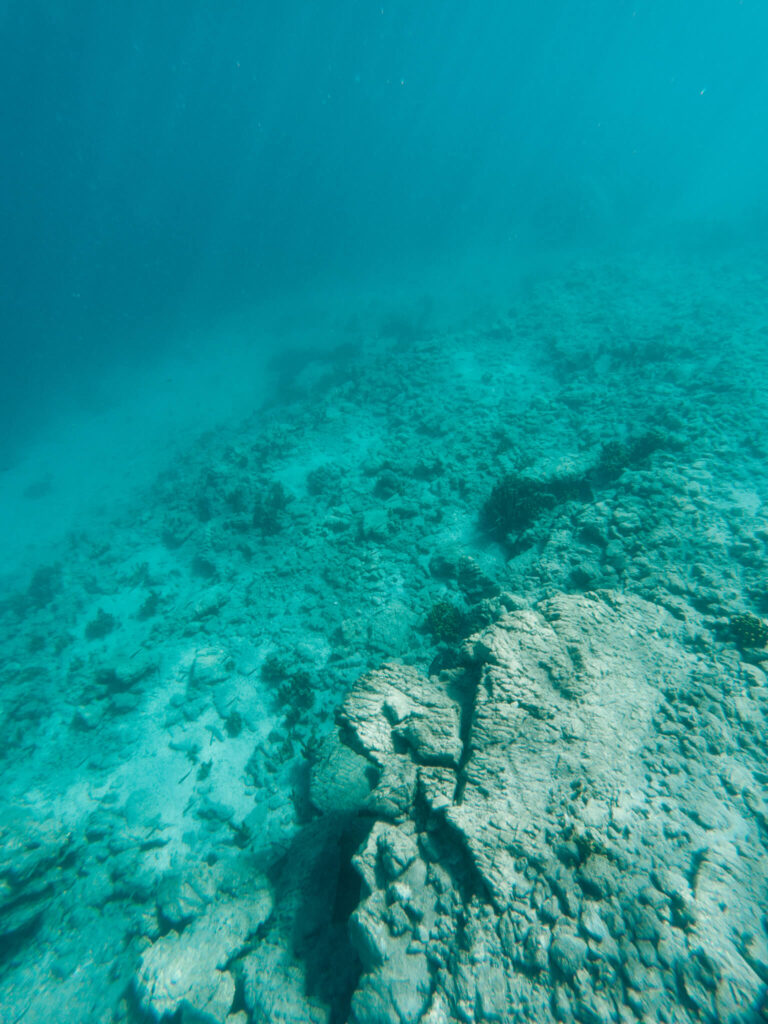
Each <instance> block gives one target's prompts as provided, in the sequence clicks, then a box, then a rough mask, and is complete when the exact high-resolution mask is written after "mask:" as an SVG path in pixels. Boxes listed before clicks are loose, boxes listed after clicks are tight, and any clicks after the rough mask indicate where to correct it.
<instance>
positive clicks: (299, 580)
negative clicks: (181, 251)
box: [0, 258, 768, 1024]
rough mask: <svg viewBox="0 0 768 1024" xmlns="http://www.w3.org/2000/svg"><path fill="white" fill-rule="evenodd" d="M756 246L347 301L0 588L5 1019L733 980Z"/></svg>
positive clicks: (671, 992)
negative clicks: (127, 504)
mask: <svg viewBox="0 0 768 1024" xmlns="http://www.w3.org/2000/svg"><path fill="white" fill-rule="evenodd" d="M765 279H766V268H765V265H764V264H763V263H762V262H761V261H760V260H758V259H752V260H751V261H749V262H748V261H746V260H744V263H743V265H739V264H738V263H737V262H736V261H734V260H730V261H729V260H726V259H725V258H724V259H723V260H722V261H718V262H717V263H716V264H712V265H708V266H701V267H695V266H681V265H678V264H675V263H670V262H667V263H664V262H661V261H659V262H656V263H654V262H653V261H650V260H646V261H644V263H643V264H641V263H639V262H638V263H636V264H633V263H631V262H630V261H627V262H626V263H624V264H617V263H613V264H611V265H610V266H602V265H584V264H582V265H578V266H574V267H572V268H570V269H569V270H567V271H565V272H563V273H562V274H559V275H553V276H552V277H551V278H549V279H542V280H540V281H537V282H535V283H532V285H531V289H530V292H529V294H528V295H527V296H525V297H524V298H517V299H516V300H515V301H514V303H513V304H511V306H510V308H509V309H508V310H505V311H504V313H503V314H499V315H498V316H494V317H490V318H488V317H485V318H483V317H480V316H478V317H476V318H474V319H468V320H467V321H466V322H465V323H463V324H460V325H457V327H456V329H455V330H453V331H450V332H449V331H443V332H440V333H437V332H431V331H429V330H428V329H427V328H426V327H425V326H424V325H423V324H422V325H415V326H414V329H413V330H411V331H407V330H405V329H404V328H403V329H401V330H399V331H397V332H395V333H394V334H393V333H389V334H387V333H386V332H385V331H383V330H382V329H381V325H379V324H371V325H370V329H369V330H368V331H367V335H365V334H364V335H363V336H362V337H361V346H360V348H359V350H357V351H353V352H350V351H347V350H345V351H343V352H338V353H336V354H330V355H329V354H327V353H326V354H324V355H318V354H317V353H315V354H309V355H306V354H305V356H304V357H303V360H304V361H303V363H301V362H299V363H298V365H297V366H296V367H295V369H296V372H294V373H293V374H292V375H291V374H289V373H288V372H286V373H285V374H284V376H283V379H282V384H281V386H282V393H281V397H280V401H279V402H276V403H275V404H274V405H273V406H272V407H271V408H270V409H269V410H266V411H264V412H263V413H260V414H258V415H255V416H254V417H252V418H250V419H249V420H247V421H244V422H243V423H242V424H241V425H239V426H236V427H233V426H229V427H227V428H226V429H221V430H219V431H216V432H213V433H209V434H208V435H206V436H205V437H203V438H201V439H200V440H199V441H198V443H197V444H195V445H193V446H190V448H189V449H188V450H187V451H186V453H185V454H184V455H183V456H182V457H180V458H178V459H176V460H175V461H174V463H173V465H171V466H169V467H168V469H167V470H166V471H165V472H164V473H163V474H161V476H160V477H159V478H158V480H157V482H156V483H155V485H154V486H153V487H152V488H151V489H149V490H147V491H146V492H144V493H143V494H142V495H140V496H137V500H136V502H135V505H134V507H133V508H131V509H129V510H128V511H127V512H126V513H125V514H123V515H121V517H120V519H117V520H115V521H113V522H111V523H105V524H102V525H101V526H98V527H94V528H93V529H92V530H90V531H89V532H87V533H80V534H74V535H72V536H71V537H70V538H69V540H68V541H67V543H66V545H63V546H62V547H61V549H60V551H59V552H58V557H57V558H56V559H54V560H52V561H50V562H48V563H46V564H45V565H41V566H39V567H38V569H37V570H36V571H35V572H34V574H33V575H32V576H31V578H30V580H29V583H28V585H27V586H26V587H25V588H24V589H23V590H20V591H18V592H16V593H13V594H10V595H8V596H7V597H5V598H4V600H3V602H2V605H1V606H0V615H1V616H2V632H3V637H4V640H3V658H2V669H1V671H2V687H1V688H0V702H1V703H0V712H1V713H2V722H3V735H4V743H3V746H2V750H1V751H0V755H1V756H2V758H3V766H2V770H3V783H4V784H3V790H2V802H3V806H2V818H1V821H2V826H1V828H2V831H1V832H0V854H1V857H2V860H1V865H2V866H1V868H0V871H1V873H2V887H1V888H0V952H1V954H2V961H1V963H0V1005H2V1006H3V1008H4V1012H7V1016H8V1018H9V1019H11V1020H17V1019H18V1020H23V1021H25V1024H27V1022H37V1021H39V1022H43V1021H47V1020H49V1019H51V1017H52V1016H55V1018H56V1019H58V1020H61V1021H67V1022H69V1021H71V1022H72V1024H75V1022H77V1024H82V1022H83V1021H91V1020H93V1021H97V1020H98V1021H113V1022H115V1024H116V1022H122V1021H125V1022H128V1021H130V1022H146V1021H151V1020H159V1019H166V1020H168V1019H172V1018H173V1016H174V1015H175V1014H180V1015H181V1017H180V1019H186V1020H205V1021H208V1022H210V1021H225V1020H228V1019H229V1020H230V1024H233V1022H235V1021H237V1022H238V1024H244V1022H246V1021H281V1020H286V1021H287V1020H310V1021H314V1020H318V1021H320V1020H323V1021H326V1020H333V1021H344V1020H347V1019H349V1020H356V1021H358V1022H362V1021H365V1020H411V1019H412V1020H419V1019H424V1020H453V1019H456V1020H467V1019H470V1020H471V1019H475V1020H484V1019H488V1020H494V1019H508V1017H509V1016H510V1015H511V1014H516V1015H517V1016H519V1017H520V1019H531V1020H538V1019H548V1017H547V1015H549V1014H551V1015H555V1016H558V1015H559V1019H567V1018H568V1015H569V1014H571V1015H572V1016H573V1017H574V1018H575V1019H578V1020H601V1019H605V1020H625V1019H627V1020H633V1019H642V1018H643V1016H644V1015H645V1016H648V1015H649V1014H654V1013H656V1012H657V1008H658V1007H660V1006H663V1007H666V1012H667V1013H668V1014H670V1015H671V1016H672V1019H679V1020H684V1021H687V1020H689V1019H690V1020H697V1019H722V1020H734V1021H736V1020H742V1019H743V1020H749V1019H754V1017H755V1014H757V1013H758V1012H759V1010H758V1007H759V1005H760V1001H761V1000H762V999H763V994H762V993H763V990H764V986H765V983H766V977H765V972H766V961H765V954H764V943H765V926H764V923H763V921H762V920H761V914H762V913H763V910H762V909H761V907H762V903H761V901H764V891H765V889H764V876H765V861H764V857H765V842H766V836H765V810H764V806H763V803H762V800H763V795H762V793H761V790H762V789H764V785H765V764H764V758H765V755H764V742H763V739H764V736H765V731H766V723H765V694H766V687H765V676H764V674H763V668H764V665H765V662H766V659H767V658H768V655H767V654H766V651H765V633H764V626H763V625H762V616H763V615H765V613H766V611H768V606H767V605H766V596H765V578H766V575H765V565H766V554H767V552H766V547H767V545H768V517H766V512H765V502H766V496H768V474H767V473H766V468H765V467H766V449H765V423H766V412H767V411H768V410H767V408H766V406H767V405H768V401H767V396H766V388H765V383H764V382H765V380H766V365H765V364H766V358H767V357H766V351H765V349H766V346H765V337H766V330H768V323H766V320H765V314H764V307H763V304H762V300H761V289H764V283H765ZM470 638H471V639H470ZM385 663H394V664H395V665H396V667H394V668H382V667H381V666H382V665H384V664H385ZM387 687H391V689H387ZM366 694H368V696H366ZM361 701H362V703H363V705H364V707H363V710H362V711H361V710H360V706H361ZM382 709H383V714H382ZM363 711H364V712H365V713H364V714H363ZM339 727H341V733H340V734H339ZM350 744H351V745H350ZM625 830H626V833H625ZM761 887H762V888H761ZM409 893H410V894H409ZM720 903H724V904H725V906H724V907H721V906H720ZM433 929H435V931H434V934H433ZM411 944H413V949H412V952H411V953H408V952H407V950H408V948H409V947H410V946H411ZM6 1008H8V1009H7V1011H6ZM750 1014H751V1015H752V1016H751V1018H750ZM393 1015H394V1016H393ZM651 1019H653V1018H652V1017H651ZM758 1019H759V1018H758Z"/></svg>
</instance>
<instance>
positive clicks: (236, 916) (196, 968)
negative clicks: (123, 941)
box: [135, 883, 273, 1024]
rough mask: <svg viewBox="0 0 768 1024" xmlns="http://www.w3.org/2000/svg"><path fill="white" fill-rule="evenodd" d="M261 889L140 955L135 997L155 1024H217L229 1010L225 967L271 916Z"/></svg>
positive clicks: (231, 983)
mask: <svg viewBox="0 0 768 1024" xmlns="http://www.w3.org/2000/svg"><path fill="white" fill-rule="evenodd" d="M272 905H273V900H272V894H271V891H270V889H269V887H268V886H267V885H266V883H263V884H262V885H261V887H256V888H255V890H254V892H253V894H252V896H251V897H250V898H249V900H248V901H247V902H246V901H244V900H242V899H241V900H231V901H228V902H220V903H217V904H214V905H213V906H212V907H211V908H210V909H209V910H208V912H207V913H206V914H205V915H204V916H202V917H199V918H197V919H196V920H195V921H193V922H192V924H190V925H189V926H188V927H187V928H185V929H184V931H183V932H181V934H178V933H176V932H169V933H168V935H165V936H163V937H162V938H160V939H158V940H157V941H156V942H154V943H153V944H152V945H151V946H150V947H149V948H148V949H147V950H146V951H145V952H144V954H143V955H142V958H141V964H140V966H139V970H138V972H137V975H136V981H135V988H136V995H137V998H138V1000H139V1003H140V1005H141V1007H142V1009H143V1010H144V1011H145V1012H147V1013H149V1014H151V1015H153V1016H154V1018H155V1019H156V1020H161V1019H162V1018H163V1017H166V1016H171V1015H172V1014H174V1013H176V1012H177V1011H179V1010H180V1011H181V1012H182V1018H183V1019H189V1020H194V1021H195V1022H196V1024H197V1022H199V1024H222V1022H224V1021H225V1020H226V1018H227V1015H228V1014H229V1011H230V1010H231V1008H232V1003H233V1000H234V997H235V979H234V978H233V976H232V974H231V973H230V972H229V971H227V969H226V968H227V964H228V963H229V961H230V960H232V959H233V958H234V957H235V956H237V955H238V954H239V953H240V952H241V951H242V949H243V946H244V945H245V942H246V940H247V939H248V937H249V936H251V935H253V933H254V932H255V931H256V929H257V928H258V927H259V925H261V924H263V923H264V921H266V919H267V918H268V917H269V915H270V913H271V911H272Z"/></svg>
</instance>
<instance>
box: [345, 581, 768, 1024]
mask: <svg viewBox="0 0 768 1024" xmlns="http://www.w3.org/2000/svg"><path fill="white" fill-rule="evenodd" d="M694 615H695V613H693V612H692V613H691V616H689V617H688V618H687V620H686V621H681V620H678V619H676V618H673V617H672V616H671V615H670V614H669V613H668V612H666V611H665V610H663V609H662V608H660V607H658V606H656V605H653V604H650V603H648V602H646V601H643V600H641V599H639V598H634V597H629V596H625V595H621V594H617V593H613V592H601V593H599V594H587V595H582V596H569V595H558V596H555V597H553V598H551V599H549V600H547V601H544V602H542V603H541V604H539V605H538V606H537V607H536V608H534V609H522V610H519V611H515V612H512V613H510V614H508V615H507V616H506V617H505V618H504V619H502V620H501V621H500V622H498V623H496V624H495V625H493V626H490V627H489V628H487V629H485V630H484V631H482V632H481V633H479V634H477V635H475V636H474V637H472V638H471V639H470V640H469V641H467V643H466V644H465V647H464V658H465V668H463V669H458V670H452V671H451V672H446V673H443V674H442V675H441V677H440V678H439V679H435V678H430V679H427V678H426V677H424V676H423V675H421V674H420V673H419V672H417V671H416V670H414V669H410V668H404V667H403V666H399V665H388V666H385V667H384V668H383V669H381V670H380V671H378V672H371V673H368V674H367V675H365V676H363V677H362V679H361V680H360V681H359V683H358V684H357V685H356V686H355V687H354V688H353V690H352V691H351V692H350V693H349V695H348V696H347V698H346V700H345V702H344V706H343V708H342V712H341V714H340V717H339V721H340V726H341V736H342V738H344V739H345V741H346V742H348V743H349V744H350V745H351V746H352V747H353V748H354V749H355V750H356V751H357V752H358V753H359V754H361V755H363V756H365V757H366V758H368V759H369V761H370V762H371V763H372V764H374V765H375V766H376V767H377V769H378V772H379V781H378V784H377V786H376V787H375V788H374V790H373V793H372V794H371V796H370V797H369V798H368V800H367V801H366V806H367V808H368V809H369V811H371V810H373V811H374V813H376V814H377V815H378V816H379V817H380V819H381V820H379V821H378V822H377V823H376V824H375V825H374V826H373V829H372V831H371V833H370V835H369V838H368V840H367V842H366V844H365V845H364V846H363V848H362V849H361V850H360V851H359V853H358V855H357V856H356V857H355V858H354V861H353V863H354V865H355V867H356V869H357V871H358V873H359V875H360V877H361V879H362V883H363V892H362V899H361V901H360V904H359V906H358V909H357V910H356V912H355V913H354V914H353V917H352V921H351V935H352V939H353V942H354V944H355V946H356V948H357V951H358V954H359V956H360V959H361V962H362V963H363V965H364V973H363V976H362V979H361V982H360V984H359V986H358V989H357V991H356V994H355V996H354V998H353V1000H352V1013H351V1020H352V1021H353V1022H354V1024H373V1022H376V1024H378V1022H389V1021H392V1024H395V1022H397V1024H402V1022H404V1021H413V1022H414V1024H415V1022H417V1021H418V1022H420V1024H427V1022H430V1024H432V1022H436V1021H445V1022H452V1021H458V1020H461V1021H475V1020H477V1021H479V1020H492V1021H503V1020H511V1019H515V1020H518V1019H519V1020H530V1021H537V1022H548V1021H553V1020H555V1019H557V1020H577V1021H580V1022H585V1021H589V1022H592V1021H595V1022H603V1021H605V1022H606V1024H607V1022H610V1021H619V1020H621V1021H624V1020H627V1021H629V1020H633V1019H636V1018H637V1017H640V1018H641V1019H648V1020H651V1019H661V1018H660V1017H659V1015H660V1014H662V1013H665V1012H666V1013H667V1014H668V1015H669V1012H670V1008H671V1010H672V1011H673V1017H670V1018H669V1019H674V1020H675V1021H676V1022H677V1024H687V1022H693V1021H698V1020H702V1019H706V1020H712V1021H715V1020H717V1021H722V1022H729V1024H745V1022H746V1021H749V1020H752V1019H756V1014H758V1013H759V1006H760V1001H761V999H762V994H761V990H762V988H763V987H764V985H765V983H766V981H768V941H767V939H766V931H765V927H764V923H763V921H762V920H761V914H762V913H764V893H765V891H766V886H767V885H768V858H767V857H766V852H765V838H766V834H767V833H768V829H767V828H766V825H765V822H766V821H768V813H767V812H766V806H765V803H764V801H763V799H762V797H761V794H760V789H761V785H760V780H761V779H763V778H765V773H766V768H768V765H766V764H765V761H766V757H765V755H764V753H763V747H761V746H759V745H758V744H755V743H754V742H753V741H752V736H753V735H756V731H758V726H759V728H761V729H762V731H763V734H764V733H765V730H766V726H768V722H767V721H766V718H767V717H768V701H766V699H765V697H766V693H765V683H764V679H760V678H756V677H755V673H754V671H752V670H751V669H750V668H749V667H748V666H740V664H739V663H738V660H737V659H736V658H735V657H731V658H730V661H728V655H727V652H723V654H722V655H721V657H722V658H723V659H724V660H723V661H722V662H721V663H720V664H718V663H717V662H713V659H712V655H711V652H708V651H702V649H701V645H697V644H696V643H692V642H691V637H692V635H694V634H692V633H691V629H690V624H691V620H692V618H693V617H694ZM460 701H461V702H462V703H463V704H464V706H463V708H460ZM462 717H463V720H464V721H465V722H466V723H467V725H466V727H465V730H462V729H461V727H460V722H461V721H462ZM462 736H465V746H464V749H462V744H461V737H462ZM406 766H409V770H410V777H411V778H412V779H413V780H414V781H413V783H412V784H411V785H410V787H409V785H408V784H405V785H401V786H400V789H399V790H398V788H397V786H395V785H394V783H393V780H398V779H400V780H406V779H408V778H409V771H408V770H406ZM400 791H402V793H403V794H405V795H401V796H400V797H399V798H394V797H393V794H395V793H398V792H400Z"/></svg>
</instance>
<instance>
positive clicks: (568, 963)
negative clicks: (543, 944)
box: [549, 932, 587, 979]
mask: <svg viewBox="0 0 768 1024" xmlns="http://www.w3.org/2000/svg"><path fill="white" fill-rule="evenodd" d="M549 958H550V960H551V962H552V964H553V966H554V967H556V968H557V970H558V971H559V972H560V973H561V974H562V975H563V976H564V977H565V978H569V979H570V978H572V977H573V976H574V975H575V974H576V972H577V971H578V970H579V968H580V967H583V966H584V964H585V963H586V960H587V944H586V942H585V941H584V940H583V939H580V938H579V937H578V935H571V934H570V933H569V932H561V933H560V934H559V935H557V936H556V937H555V938H554V939H553V941H552V945H551V946H550V947H549Z"/></svg>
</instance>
